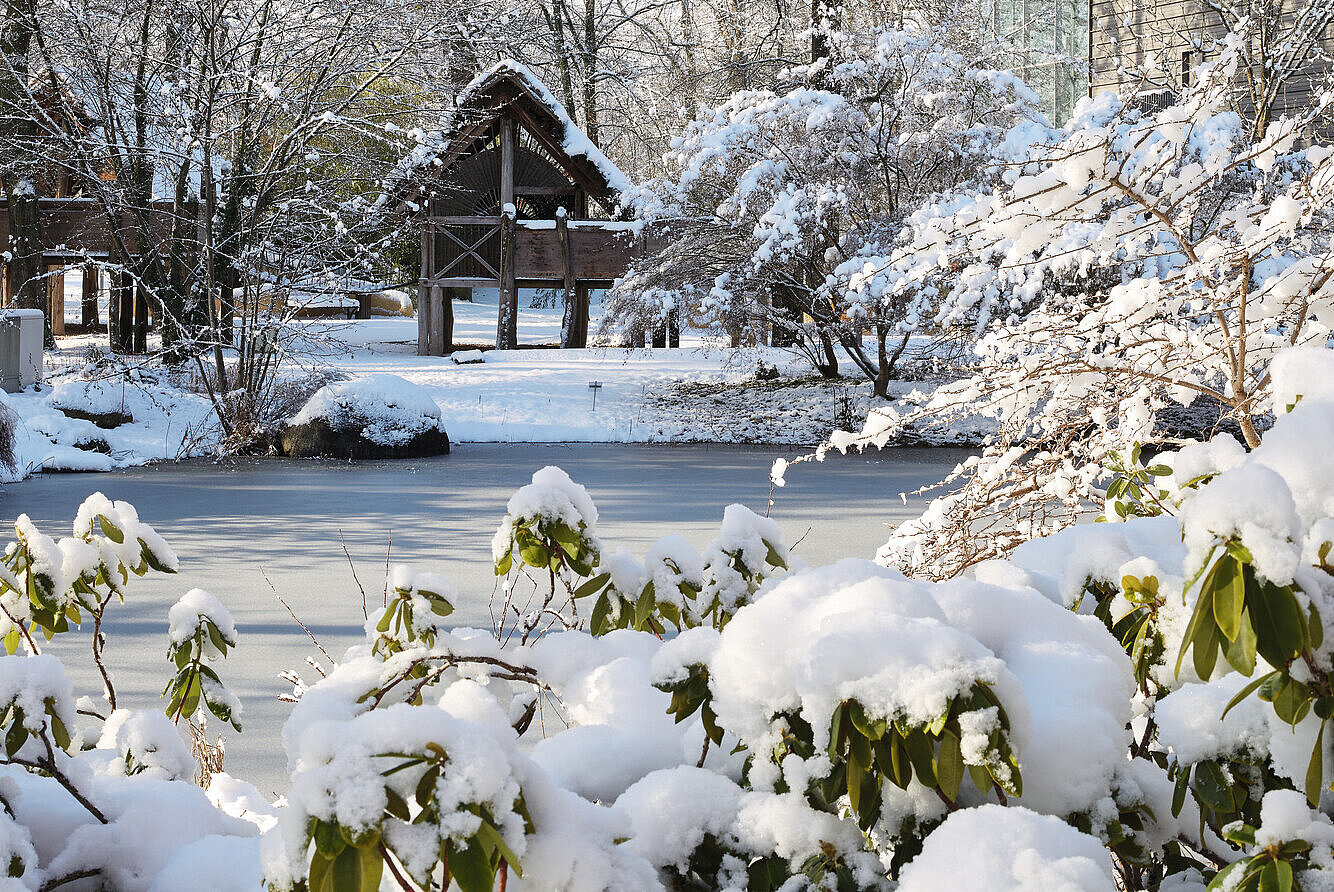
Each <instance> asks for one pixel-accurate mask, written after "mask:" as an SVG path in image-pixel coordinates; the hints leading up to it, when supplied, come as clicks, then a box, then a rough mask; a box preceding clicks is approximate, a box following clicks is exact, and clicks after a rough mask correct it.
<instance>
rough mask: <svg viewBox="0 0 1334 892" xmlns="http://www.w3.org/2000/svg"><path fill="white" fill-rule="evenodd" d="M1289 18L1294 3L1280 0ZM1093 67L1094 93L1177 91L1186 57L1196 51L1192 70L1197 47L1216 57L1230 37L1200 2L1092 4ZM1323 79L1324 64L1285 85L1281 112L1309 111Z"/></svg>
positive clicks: (1330, 42)
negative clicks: (1219, 44) (1153, 65)
mask: <svg viewBox="0 0 1334 892" xmlns="http://www.w3.org/2000/svg"><path fill="white" fill-rule="evenodd" d="M1281 2H1282V3H1283V4H1284V7H1285V8H1284V16H1285V18H1287V19H1289V20H1290V19H1291V17H1292V16H1293V15H1294V11H1295V9H1296V8H1297V5H1296V2H1295V0H1281ZM1090 15H1091V26H1092V34H1091V41H1090V44H1091V48H1090V57H1091V62H1092V66H1091V67H1092V77H1091V84H1090V88H1091V92H1092V94H1093V95H1095V96H1096V95H1098V94H1099V93H1102V92H1105V91H1108V90H1119V91H1121V92H1122V93H1123V95H1124V94H1128V93H1134V92H1136V91H1137V90H1140V89H1153V88H1155V87H1160V88H1168V89H1171V90H1173V91H1175V90H1178V89H1179V88H1180V86H1181V83H1182V73H1183V67H1185V66H1183V63H1182V54H1183V53H1184V52H1186V51H1190V52H1191V57H1190V62H1189V63H1188V64H1189V65H1192V66H1193V65H1196V64H1198V63H1199V62H1200V61H1201V54H1200V52H1199V50H1197V49H1196V46H1197V45H1198V46H1201V47H1203V48H1204V51H1205V54H1206V55H1205V56H1204V58H1208V56H1209V55H1212V52H1211V49H1212V46H1213V44H1214V43H1215V42H1216V41H1217V40H1218V39H1219V38H1221V37H1222V36H1223V35H1225V34H1226V33H1227V28H1226V27H1225V26H1224V25H1223V23H1222V21H1221V20H1220V19H1219V17H1218V15H1217V14H1216V13H1215V12H1214V11H1213V10H1211V9H1209V7H1208V6H1206V5H1205V4H1204V3H1203V2H1201V0H1149V2H1142V0H1141V2H1136V0H1090ZM1321 46H1322V47H1323V48H1324V49H1325V50H1327V51H1334V37H1332V36H1331V34H1330V33H1329V31H1328V29H1327V31H1326V34H1325V35H1324V36H1323V38H1322V40H1321ZM1154 58H1157V59H1159V60H1160V65H1159V67H1158V68H1157V69H1156V70H1154V71H1153V73H1152V75H1151V79H1152V82H1151V83H1145V82H1144V81H1142V80H1141V79H1140V77H1139V76H1138V72H1139V71H1141V70H1142V69H1144V68H1145V66H1146V64H1147V63H1148V62H1149V60H1151V59H1154ZM1323 74H1324V68H1323V67H1322V66H1320V65H1319V64H1316V65H1311V66H1308V67H1307V70H1306V71H1305V72H1303V73H1302V74H1300V75H1297V76H1295V77H1293V78H1292V79H1291V80H1290V81H1289V82H1288V83H1287V85H1286V87H1285V89H1284V91H1283V93H1282V94H1281V95H1280V97H1279V99H1278V102H1277V103H1276V105H1277V108H1276V110H1277V111H1278V112H1279V113H1283V112H1286V111H1295V110H1297V109H1300V108H1302V107H1304V106H1305V105H1306V103H1307V101H1308V98H1309V96H1310V94H1311V91H1312V88H1313V85H1314V84H1316V83H1317V82H1318V81H1319V79H1320V77H1321V76H1322V75H1323Z"/></svg>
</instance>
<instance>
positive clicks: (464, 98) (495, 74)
mask: <svg viewBox="0 0 1334 892" xmlns="http://www.w3.org/2000/svg"><path fill="white" fill-rule="evenodd" d="M500 81H508V82H509V83H511V84H513V85H514V86H516V87H518V88H519V89H520V90H521V91H522V92H523V93H524V95H526V96H527V97H528V99H530V100H531V101H533V102H535V103H536V104H538V105H539V106H540V107H541V108H542V110H544V111H545V112H547V114H548V115H549V116H550V118H551V119H552V120H553V122H554V123H555V124H556V125H557V127H558V128H559V130H560V133H559V134H553V135H558V136H559V138H560V148H561V150H562V151H563V152H565V154H567V155H569V156H570V157H571V158H572V159H582V160H583V161H585V162H586V163H587V164H588V165H590V166H591V167H592V168H593V169H594V170H595V171H596V172H597V174H598V176H599V177H600V178H601V179H602V180H603V181H604V182H605V183H606V184H607V186H608V187H609V188H610V189H611V190H612V191H614V192H617V193H624V192H627V191H629V190H631V189H633V188H634V184H633V183H632V182H631V181H630V178H629V177H627V176H626V175H625V174H624V173H623V172H622V171H621V169H620V168H619V167H617V166H616V164H615V163H614V162H613V161H612V160H611V159H610V158H608V157H607V156H606V155H605V154H603V152H602V150H601V149H599V148H598V147H597V146H596V145H595V144H594V143H593V141H592V140H591V139H589V138H588V134H586V133H584V131H583V130H582V129H580V127H579V125H578V124H576V123H575V122H574V119H573V118H572V117H571V116H570V113H569V112H568V111H566V110H565V106H564V105H562V104H561V102H560V100H559V99H557V98H556V97H555V95H554V94H553V93H552V92H551V91H550V90H549V89H547V86H546V84H544V83H542V81H541V79H540V78H538V76H537V75H536V74H534V73H533V72H532V70H531V69H529V68H528V66H526V65H524V64H523V63H522V62H518V61H515V60H514V59H505V60H502V61H500V62H497V63H496V64H495V65H492V66H491V67H490V68H488V69H486V70H485V71H483V72H481V73H480V74H478V75H477V76H476V77H474V78H473V79H472V80H471V81H470V82H469V83H468V85H467V86H465V87H464V88H463V89H462V90H461V91H460V92H459V94H458V97H457V98H456V99H455V103H454V108H452V109H450V110H449V112H448V113H446V115H445V116H444V117H443V118H442V119H441V121H440V126H439V128H438V129H435V130H431V131H430V132H422V131H416V132H415V133H413V135H415V136H416V138H417V140H418V145H417V147H416V148H415V149H413V150H412V152H410V153H409V154H408V155H407V156H405V157H404V158H402V159H400V160H399V162H398V164H397V165H396V166H395V168H394V170H393V172H392V173H391V174H390V175H389V177H388V178H387V179H386V181H385V185H384V188H383V194H382V195H381V196H380V199H379V200H378V201H377V202H376V206H377V207H379V206H383V205H384V204H386V203H387V202H389V201H390V200H391V196H393V195H396V194H401V189H402V187H403V186H404V185H405V184H406V183H407V182H408V181H409V180H411V178H412V177H413V176H414V175H416V174H417V173H418V172H419V171H421V170H423V169H427V168H430V167H432V166H437V167H438V166H439V165H440V164H441V163H442V162H443V158H444V157H445V156H447V155H448V154H449V152H450V150H451V149H452V148H453V146H454V142H455V139H456V138H457V136H458V135H459V132H460V131H461V130H463V129H464V125H465V124H467V123H469V122H470V121H473V120H475V119H476V116H477V114H478V112H479V111H480V112H485V111H490V109H488V108H486V107H485V106H483V105H482V103H483V101H484V97H485V93H486V91H487V90H488V89H489V88H490V87H492V86H494V85H495V84H497V83H498V82H500ZM410 132H411V131H410Z"/></svg>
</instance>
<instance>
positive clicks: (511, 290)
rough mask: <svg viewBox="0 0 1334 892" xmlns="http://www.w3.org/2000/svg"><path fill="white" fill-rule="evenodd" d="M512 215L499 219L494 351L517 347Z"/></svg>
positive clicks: (517, 290)
mask: <svg viewBox="0 0 1334 892" xmlns="http://www.w3.org/2000/svg"><path fill="white" fill-rule="evenodd" d="M514 265H515V258H514V214H513V213H505V214H502V215H501V218H500V301H499V303H500V307H499V310H498V311H497V314H496V349H497V350H513V349H514V348H515V347H517V346H519V288H518V282H517V281H516V276H515V269H514Z"/></svg>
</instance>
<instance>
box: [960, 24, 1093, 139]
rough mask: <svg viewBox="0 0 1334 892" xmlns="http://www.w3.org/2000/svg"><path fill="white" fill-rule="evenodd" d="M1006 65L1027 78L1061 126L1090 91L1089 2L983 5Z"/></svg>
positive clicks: (1044, 105)
mask: <svg viewBox="0 0 1334 892" xmlns="http://www.w3.org/2000/svg"><path fill="white" fill-rule="evenodd" d="M982 2H983V4H984V7H983V12H984V15H986V16H987V17H988V18H989V20H990V23H991V30H992V33H993V34H994V35H995V36H996V37H997V38H998V39H999V40H1000V41H1001V43H1002V45H1003V46H1005V47H1007V50H1006V52H1005V53H1004V56H1003V58H1002V60H1001V64H1005V65H1008V66H1009V68H1011V69H1012V70H1013V71H1014V72H1015V74H1017V75H1019V76H1020V77H1022V78H1023V79H1024V82H1025V83H1027V84H1028V86H1029V87H1031V88H1032V90H1033V91H1034V92H1035V93H1037V94H1038V96H1039V97H1040V98H1041V100H1042V106H1043V110H1044V111H1045V112H1046V113H1047V114H1048V115H1050V116H1052V119H1053V120H1054V121H1055V122H1056V123H1061V122H1063V121H1065V119H1066V118H1068V117H1069V116H1070V113H1071V112H1072V111H1074V107H1075V103H1076V102H1078V101H1079V100H1080V99H1082V98H1083V97H1085V96H1087V95H1088V89H1089V71H1088V68H1089V0H982Z"/></svg>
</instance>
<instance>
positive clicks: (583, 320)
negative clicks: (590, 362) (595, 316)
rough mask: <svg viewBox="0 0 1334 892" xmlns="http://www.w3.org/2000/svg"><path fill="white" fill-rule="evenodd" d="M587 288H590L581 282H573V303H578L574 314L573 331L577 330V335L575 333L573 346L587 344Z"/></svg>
mask: <svg viewBox="0 0 1334 892" xmlns="http://www.w3.org/2000/svg"><path fill="white" fill-rule="evenodd" d="M589 290H590V289H589V287H588V286H587V285H583V284H580V283H578V282H576V283H575V286H574V294H575V297H576V298H577V300H576V301H575V303H576V304H578V312H577V313H576V314H575V331H576V332H577V335H576V337H575V339H574V346H576V347H587V346H588V292H589Z"/></svg>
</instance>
